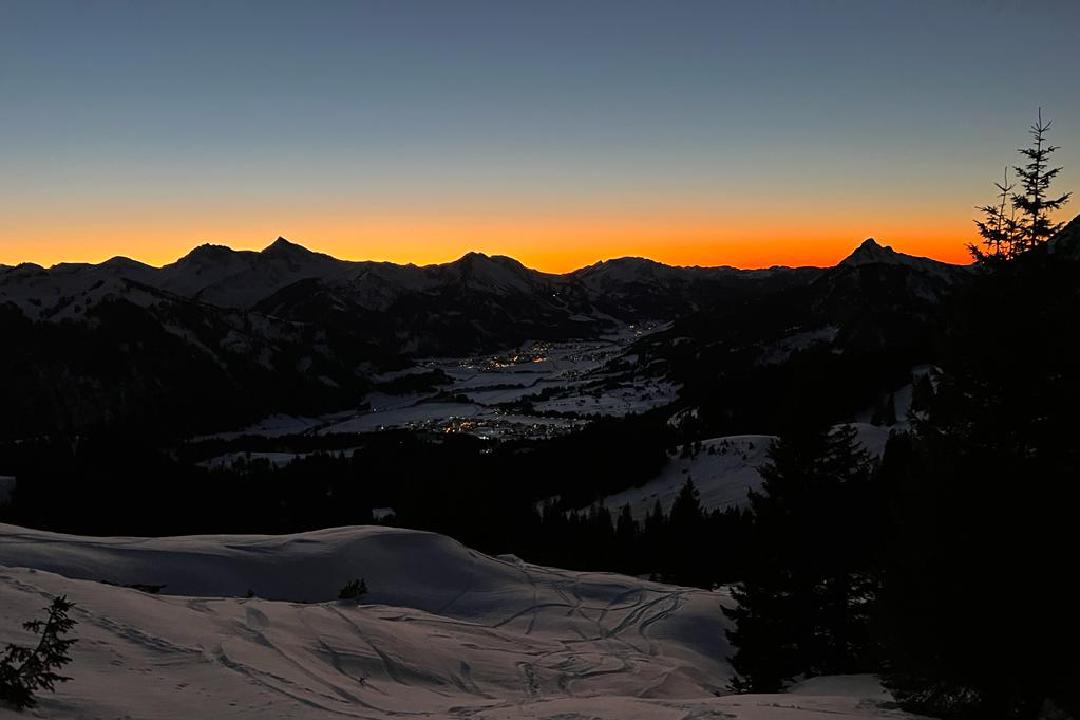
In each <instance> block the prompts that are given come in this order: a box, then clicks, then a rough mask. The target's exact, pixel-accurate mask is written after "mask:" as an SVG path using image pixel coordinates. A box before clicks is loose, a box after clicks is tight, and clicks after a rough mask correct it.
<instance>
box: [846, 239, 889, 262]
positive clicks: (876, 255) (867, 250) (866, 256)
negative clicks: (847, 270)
mask: <svg viewBox="0 0 1080 720" xmlns="http://www.w3.org/2000/svg"><path fill="white" fill-rule="evenodd" d="M899 258H900V256H899V255H898V254H897V253H896V251H895V250H893V249H892V247H891V246H889V245H881V244H880V243H878V241H877V240H875V239H874V238H866V239H865V240H863V241H862V243H861V244H860V245H859V247H857V248H855V251H854V252H853V253H851V254H850V255H848V256H847V257H846V258H844V259H843V260H841V261H840V264H841V265H871V264H876V263H889V264H894V263H896V262H898V260H899Z"/></svg>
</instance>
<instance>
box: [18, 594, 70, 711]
mask: <svg viewBox="0 0 1080 720" xmlns="http://www.w3.org/2000/svg"><path fill="white" fill-rule="evenodd" d="M73 607H74V604H73V603H71V602H69V601H68V599H67V597H66V596H64V595H61V596H59V597H55V598H53V601H52V604H51V605H50V606H49V607H48V608H46V611H47V612H48V613H49V614H48V616H47V617H46V619H45V620H31V621H29V622H26V623H23V627H24V628H25V629H26V630H29V631H30V632H32V633H37V634H40V635H41V637H40V639H39V640H38V644H37V646H36V647H33V648H29V647H25V646H22V645H15V644H10V645H8V646H7V649H6V651H5V652H4V656H3V657H2V658H0V701H2V702H6V703H8V704H9V705H11V706H12V707H14V708H15V709H16V710H22V709H23V708H26V707H33V706H34V705H36V704H37V699H36V697H35V694H36V693H37V691H38V690H49V691H52V690H53V689H54V686H55V685H56V683H61V682H67V681H68V680H70V679H71V678H69V677H65V676H63V675H60V674H59V673H58V672H57V670H59V669H60V668H61V667H63V666H64V665H66V664H68V663H69V662H71V657H70V656H69V655H68V652H69V651H70V650H71V646H72V645H74V644H75V642H76V641H75V640H73V639H69V638H65V637H63V636H64V635H66V634H67V633H69V632H71V629H72V628H74V627H75V621H74V620H72V619H71V618H70V617H68V613H69V612H70V611H71V609H72V608H73Z"/></svg>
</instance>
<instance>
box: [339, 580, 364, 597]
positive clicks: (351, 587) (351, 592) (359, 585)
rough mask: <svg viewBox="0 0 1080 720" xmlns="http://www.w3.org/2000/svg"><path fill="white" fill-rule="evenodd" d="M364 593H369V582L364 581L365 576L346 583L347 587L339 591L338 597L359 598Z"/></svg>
mask: <svg viewBox="0 0 1080 720" xmlns="http://www.w3.org/2000/svg"><path fill="white" fill-rule="evenodd" d="M364 595H367V583H366V582H364V578H360V579H358V580H350V581H349V582H347V583H345V587H343V588H341V591H340V592H339V593H338V599H339V600H358V599H360V598H361V597H363V596H364Z"/></svg>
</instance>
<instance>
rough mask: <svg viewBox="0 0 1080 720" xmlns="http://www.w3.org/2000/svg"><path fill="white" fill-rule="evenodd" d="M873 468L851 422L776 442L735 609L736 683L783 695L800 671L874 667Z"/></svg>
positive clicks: (755, 508)
mask: <svg viewBox="0 0 1080 720" xmlns="http://www.w3.org/2000/svg"><path fill="white" fill-rule="evenodd" d="M872 470H873V462H872V461H871V459H870V457H869V456H868V454H867V453H866V451H865V450H863V449H862V448H861V447H860V446H859V445H858V442H857V438H856V433H855V430H854V428H852V427H850V426H844V427H840V428H837V429H836V430H834V431H821V432H807V433H804V434H799V435H793V436H788V437H785V438H783V439H781V440H780V441H778V442H776V443H775V444H774V445H773V447H772V449H771V450H770V453H769V462H768V463H767V464H766V465H765V466H764V467H763V468H762V470H761V475H762V478H763V480H764V482H763V485H762V491H761V492H760V493H753V494H752V495H751V513H752V523H753V524H752V542H751V543H750V551H751V552H752V553H753V557H751V558H749V559H748V562H747V567H746V573H745V577H744V579H743V581H742V582H741V583H739V585H737V586H736V588H735V590H734V592H733V594H734V596H735V599H736V601H737V602H738V605H737V607H736V608H735V609H734V610H732V611H730V612H729V613H728V614H729V616H731V617H732V619H734V621H735V629H734V630H733V631H729V633H728V637H729V639H730V640H731V641H732V642H733V643H734V645H735V646H736V647H737V653H736V655H735V657H734V658H733V664H734V666H735V669H736V671H737V672H738V673H739V678H738V679H737V680H736V681H735V682H734V683H733V686H734V687H735V689H737V690H740V691H749V692H774V691H776V690H778V689H780V688H781V687H782V685H783V683H784V682H785V681H786V680H788V679H790V678H792V677H794V676H795V675H798V674H810V675H816V674H839V673H848V672H854V671H857V670H862V669H866V668H867V665H868V660H867V655H868V652H869V649H870V642H869V610H870V608H871V606H872V602H871V601H872V599H873V590H874V580H873V575H872V573H871V572H870V569H871V564H872V559H873V556H874V553H875V551H876V544H875V542H874V532H873V528H872V524H873V520H872V519H871V518H873V517H874V515H873V513H872V512H871V511H870V508H871V507H872V506H873V498H872V484H871V483H870V478H871V473H872Z"/></svg>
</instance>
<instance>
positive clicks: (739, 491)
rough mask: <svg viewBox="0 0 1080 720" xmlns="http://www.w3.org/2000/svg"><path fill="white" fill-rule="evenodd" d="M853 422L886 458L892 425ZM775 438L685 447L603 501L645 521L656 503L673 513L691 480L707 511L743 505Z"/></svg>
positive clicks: (713, 441)
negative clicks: (650, 476)
mask: <svg viewBox="0 0 1080 720" xmlns="http://www.w3.org/2000/svg"><path fill="white" fill-rule="evenodd" d="M853 425H854V427H855V429H856V430H857V431H858V437H859V442H860V443H861V444H862V446H863V447H865V448H866V449H867V451H868V452H870V454H871V455H873V456H874V457H881V455H882V454H883V453H884V452H885V443H886V442H887V441H888V439H889V428H887V427H879V426H877V425H870V424H868V423H853ZM775 439H776V438H775V437H773V436H771V435H735V436H730V437H720V438H712V439H711V440H703V441H701V443H700V445H698V446H696V447H695V446H686V447H685V448H680V449H679V451H677V452H676V453H675V456H674V457H672V458H671V459H670V460H669V461H668V463H667V465H666V466H665V467H664V469H663V470H662V471H661V472H660V474H659V475H658V476H657V477H656V478H654V479H652V480H650V481H649V482H647V483H645V484H644V485H642V486H641V487H635V488H630V489H628V490H624V491H623V492H620V493H616V494H614V495H609V496H607V497H606V498H604V499H603V500H602V501H601V502H603V503H604V504H605V505H606V506H607V507H608V508H610V509H612V510H615V509H617V508H620V507H622V506H623V505H625V504H627V503H630V512H631V513H632V514H633V516H634V517H635V518H637V519H638V520H641V519H644V517H645V515H647V514H648V512H649V511H650V510H652V508H653V506H654V505H655V504H656V503H657V502H659V503H660V506H661V507H662V508H663V509H664V511H665V512H667V511H669V510H670V509H671V503H673V502H674V501H675V498H676V497H677V496H678V494H679V491H680V490H682V486H683V484H685V483H686V481H687V479H690V480H693V481H694V485H696V486H697V489H698V493H699V494H700V495H701V505H702V507H704V508H705V509H706V510H713V509H718V510H723V509H724V508H728V507H733V506H734V507H741V506H743V505H745V504H746V502H747V497H748V494H749V493H750V492H756V491H757V490H759V489H760V488H761V474H760V473H759V472H758V469H759V468H760V467H761V466H762V465H764V464H765V462H766V461H767V460H768V455H769V448H770V446H771V445H772V443H773V441H774V440H775Z"/></svg>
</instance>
